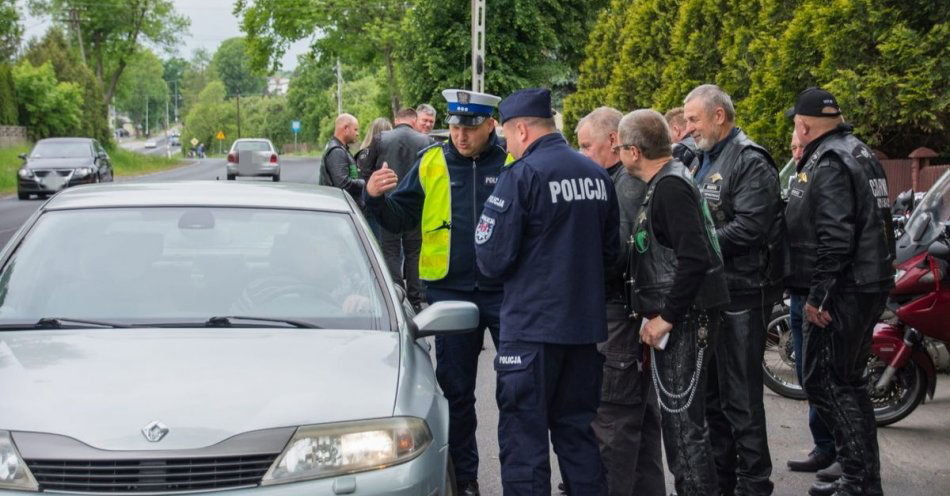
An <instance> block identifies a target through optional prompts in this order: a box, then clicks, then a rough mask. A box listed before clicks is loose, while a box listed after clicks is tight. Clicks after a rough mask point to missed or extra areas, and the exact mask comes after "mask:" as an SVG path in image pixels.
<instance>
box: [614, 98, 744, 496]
mask: <svg viewBox="0 0 950 496" xmlns="http://www.w3.org/2000/svg"><path fill="white" fill-rule="evenodd" d="M619 135H620V144H619V145H617V149H618V150H619V151H620V159H621V160H622V161H623V164H624V167H625V168H626V169H627V171H628V172H629V173H630V174H632V175H634V176H636V177H638V178H640V179H641V180H642V181H644V182H645V183H646V184H647V192H646V195H645V196H644V201H643V204H642V208H641V211H640V212H639V214H638V215H637V224H636V226H635V232H634V233H633V235H632V236H631V237H630V242H631V244H632V249H631V250H630V264H629V269H628V276H629V277H628V284H630V305H631V307H632V308H633V310H634V311H635V312H636V313H637V314H638V315H640V316H642V317H643V318H645V319H647V321H646V323H645V324H644V325H643V328H642V329H641V331H640V335H641V338H642V339H643V342H644V343H645V344H646V345H648V346H650V347H652V348H654V349H653V350H651V367H652V369H651V373H652V377H653V382H654V386H655V387H656V388H657V398H658V400H659V404H660V408H661V410H662V426H663V443H664V446H665V447H666V456H667V460H668V462H669V467H670V471H671V472H673V476H674V478H675V486H676V492H677V494H679V495H680V496H709V495H712V494H717V493H718V488H717V484H716V472H715V466H714V464H713V455H712V448H711V446H710V443H709V435H708V433H707V431H706V419H705V397H704V390H705V384H706V377H705V370H706V367H705V364H706V360H705V358H704V357H705V355H707V354H708V353H709V350H710V348H711V346H712V343H713V342H714V340H715V336H716V332H717V331H718V327H719V310H718V308H719V307H720V306H721V305H723V304H725V303H727V302H728V297H729V295H728V291H727V289H726V281H725V277H724V275H723V272H722V259H721V256H720V254H719V244H718V241H717V240H716V232H715V228H714V227H713V225H712V220H711V219H710V218H709V212H708V209H706V207H705V202H703V199H702V197H701V196H700V194H699V190H698V189H697V188H696V185H695V184H694V183H693V180H692V177H691V176H690V174H689V171H688V170H687V169H686V167H685V166H684V165H683V164H682V163H680V162H679V161H677V160H674V159H673V158H672V155H671V153H672V150H671V148H672V147H671V143H670V131H669V127H668V126H667V124H666V121H665V120H664V119H663V116H662V115H660V114H659V113H658V112H656V111H653V110H649V109H641V110H637V111H634V112H631V113H629V114H627V115H626V116H624V118H623V119H622V120H621V121H620V126H619ZM665 340H666V341H665Z"/></svg>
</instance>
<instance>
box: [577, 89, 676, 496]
mask: <svg viewBox="0 0 950 496" xmlns="http://www.w3.org/2000/svg"><path fill="white" fill-rule="evenodd" d="M621 117H623V114H621V113H620V111H619V110H617V109H614V108H610V107H600V108H598V109H596V110H594V111H593V112H591V113H589V114H587V116H585V117H584V118H583V119H581V120H580V122H578V123H577V127H576V130H577V144H578V146H579V148H580V152H581V153H582V154H584V155H586V156H587V157H588V158H590V159H591V160H593V161H594V162H595V163H597V164H598V165H600V166H601V167H603V168H604V169H606V170H607V172H608V173H609V174H610V178H611V179H612V180H613V185H614V190H615V191H616V192H617V202H618V203H619V206H620V240H621V246H620V251H621V256H620V258H619V259H618V260H617V263H616V264H614V265H613V267H609V268H608V269H607V271H606V272H605V273H604V279H605V291H606V297H607V341H604V342H602V343H599V344H598V345H597V349H598V351H600V353H601V354H602V355H604V357H605V361H604V382H603V386H602V387H601V393H600V406H599V407H598V408H597V417H596V418H595V419H594V423H593V424H592V425H593V428H594V434H596V435H597V441H598V444H599V446H600V455H601V459H602V460H603V462H604V469H605V471H606V476H607V491H608V494H610V495H611V496H621V495H623V496H629V495H632V494H638V495H643V496H664V495H665V494H666V481H665V478H664V475H663V465H662V463H663V461H662V455H661V448H660V411H659V407H658V406H657V403H656V396H654V392H653V385H652V383H651V382H650V378H649V376H647V375H644V374H643V373H642V371H643V347H642V344H641V343H640V336H639V334H638V331H639V329H640V320H641V319H640V318H634V317H633V316H632V315H630V312H629V311H628V310H627V305H626V303H625V298H624V294H625V292H624V279H625V278H624V271H625V268H626V261H627V258H628V255H627V251H628V250H629V249H630V244H629V243H627V241H626V240H628V239H630V237H631V236H632V235H633V227H634V224H635V222H636V219H637V214H638V213H639V212H640V204H641V203H643V195H644V194H645V193H646V184H644V182H643V181H641V180H639V179H637V178H635V177H633V176H631V175H630V174H628V173H627V171H626V170H624V168H623V163H622V162H621V161H620V153H619V151H618V149H617V148H616V146H617V145H619V144H620V140H619V138H618V132H617V126H618V125H619V124H620V119H621Z"/></svg>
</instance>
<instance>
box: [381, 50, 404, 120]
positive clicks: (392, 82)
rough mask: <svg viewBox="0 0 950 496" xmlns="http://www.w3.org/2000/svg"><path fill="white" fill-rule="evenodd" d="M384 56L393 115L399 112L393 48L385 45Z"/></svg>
mask: <svg viewBox="0 0 950 496" xmlns="http://www.w3.org/2000/svg"><path fill="white" fill-rule="evenodd" d="M384 52H385V56H386V79H387V80H388V81H389V105H390V107H392V110H393V115H396V112H398V111H399V103H400V102H399V100H400V98H399V87H398V85H396V73H395V68H394V64H393V48H392V46H391V45H389V44H387V45H386V48H385V49H384Z"/></svg>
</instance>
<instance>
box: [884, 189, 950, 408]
mask: <svg viewBox="0 0 950 496" xmlns="http://www.w3.org/2000/svg"><path fill="white" fill-rule="evenodd" d="M941 184H943V186H944V188H943V189H942V190H941V191H934V189H931V191H930V192H928V194H927V195H926V196H925V197H924V199H923V200H922V201H921V205H920V206H919V208H918V210H917V211H915V213H914V214H913V215H912V216H911V218H910V219H909V220H908V223H907V233H906V234H905V236H904V238H906V239H902V240H901V241H902V242H903V244H904V246H903V248H904V250H903V251H904V252H905V254H906V253H907V252H908V250H909V251H910V252H914V251H917V249H915V248H914V245H917V246H918V247H919V246H924V247H926V250H925V251H923V252H921V253H918V254H917V255H914V256H911V257H909V258H907V259H906V260H903V261H901V243H899V244H898V262H899V263H898V266H897V273H896V274H895V276H894V280H895V287H894V289H893V290H892V291H891V296H890V298H889V301H888V308H887V310H886V311H885V315H884V316H883V319H882V320H883V321H882V322H881V323H879V324H878V325H877V326H876V327H875V329H874V339H873V342H872V346H871V356H870V357H869V358H868V368H867V373H868V393H869V395H870V397H871V403H872V404H873V405H874V417H875V419H876V420H877V424H878V425H879V426H885V425H890V424H893V423H895V422H898V421H900V420H901V419H903V418H905V417H907V416H908V415H910V414H911V412H913V411H914V409H916V408H917V407H918V406H919V405H920V404H921V403H922V402H924V401H925V399H926V397H929V398H931V399H933V395H934V389H935V388H936V384H937V372H938V370H940V371H948V370H950V352H948V348H947V343H948V342H950V326H948V325H947V323H948V322H950V222H946V221H945V219H946V218H947V217H948V214H950V201H948V200H950V173H948V174H944V176H943V177H942V178H941V179H940V181H938V183H937V184H936V185H935V186H938V185H941ZM931 193H939V194H933V195H932V194H931Z"/></svg>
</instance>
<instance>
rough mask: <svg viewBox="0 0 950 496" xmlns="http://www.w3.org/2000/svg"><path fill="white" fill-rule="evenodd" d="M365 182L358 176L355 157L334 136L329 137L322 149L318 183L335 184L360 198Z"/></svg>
mask: <svg viewBox="0 0 950 496" xmlns="http://www.w3.org/2000/svg"><path fill="white" fill-rule="evenodd" d="M365 184H366V182H365V181H363V180H362V179H360V178H359V172H358V171H357V169H356V159H355V158H353V155H350V151H349V150H348V149H347V148H346V146H344V145H343V143H341V142H340V140H338V139H336V137H333V138H330V141H329V142H327V146H326V148H324V150H323V161H322V162H321V164H320V185H321V186H336V187H337V188H341V189H342V190H343V191H346V192H347V193H349V194H350V195H351V196H353V198H360V197H361V196H362V194H363V186H364V185H365Z"/></svg>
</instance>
